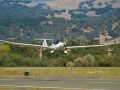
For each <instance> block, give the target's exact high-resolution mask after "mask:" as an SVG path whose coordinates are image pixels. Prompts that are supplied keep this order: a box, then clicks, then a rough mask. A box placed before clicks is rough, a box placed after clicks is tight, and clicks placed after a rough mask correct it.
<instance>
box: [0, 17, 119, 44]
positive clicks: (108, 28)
mask: <svg viewBox="0 0 120 90" xmlns="http://www.w3.org/2000/svg"><path fill="white" fill-rule="evenodd" d="M119 30H120V16H116V17H112V18H108V19H92V20H91V19H81V20H77V21H76V20H66V19H63V18H46V17H36V18H23V19H22V18H16V19H1V20H0V38H1V39H7V38H15V40H17V41H20V42H21V41H22V42H29V41H31V40H33V39H34V38H38V37H39V38H54V39H60V38H61V37H62V38H64V40H66V41H68V40H70V39H74V40H77V41H79V42H81V41H82V40H90V39H94V38H99V37H100V36H101V35H102V38H99V39H100V43H105V41H106V42H108V41H110V40H113V39H116V38H118V37H120V31H119ZM101 40H102V41H101ZM117 40H118V39H117Z"/></svg>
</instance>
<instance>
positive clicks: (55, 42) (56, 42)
mask: <svg viewBox="0 0 120 90" xmlns="http://www.w3.org/2000/svg"><path fill="white" fill-rule="evenodd" d="M59 42H61V41H54V42H53V44H58V43H59Z"/></svg>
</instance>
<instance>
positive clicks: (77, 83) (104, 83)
mask: <svg viewBox="0 0 120 90" xmlns="http://www.w3.org/2000/svg"><path fill="white" fill-rule="evenodd" d="M100 78H101V77H100V76H99V77H98V76H97V77H96V76H48V77H43V76H42V77H34V78H33V77H12V78H0V87H3V86H4V87H8V86H10V87H29V86H35V87H37V88H44V87H47V88H62V89H65V88H69V89H70V88H72V89H79V88H83V87H84V88H86V89H92V90H93V89H100V90H106V89H108V90H120V80H110V79H109V80H105V79H100Z"/></svg>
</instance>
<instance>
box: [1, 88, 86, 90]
mask: <svg viewBox="0 0 120 90" xmlns="http://www.w3.org/2000/svg"><path fill="white" fill-rule="evenodd" d="M0 90H73V89H66V88H65V89H57V88H35V87H29V88H6V87H5V88H0ZM74 90H75V89H74ZM77 90H86V89H85V88H83V87H82V88H81V89H77Z"/></svg>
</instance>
